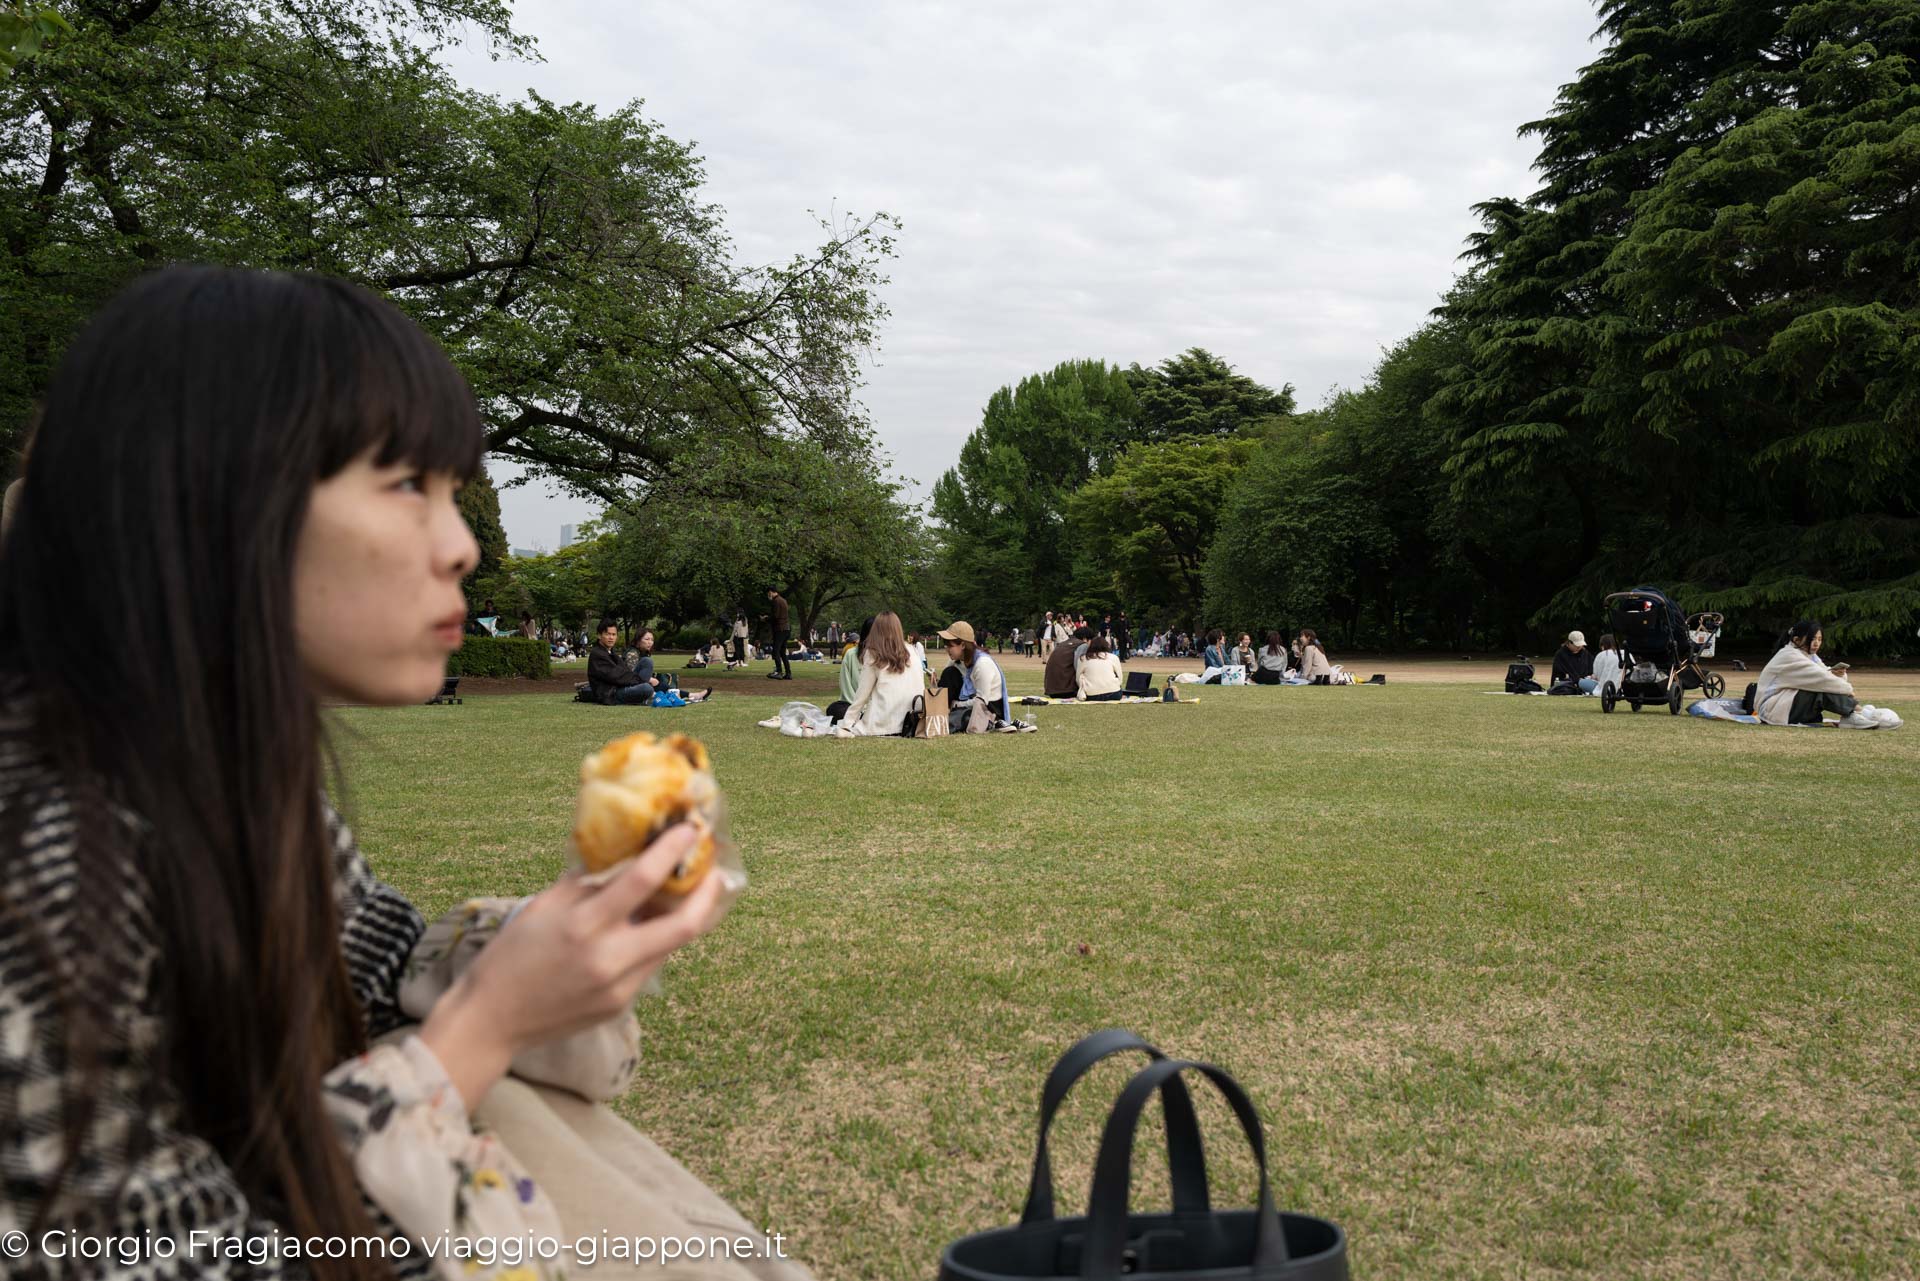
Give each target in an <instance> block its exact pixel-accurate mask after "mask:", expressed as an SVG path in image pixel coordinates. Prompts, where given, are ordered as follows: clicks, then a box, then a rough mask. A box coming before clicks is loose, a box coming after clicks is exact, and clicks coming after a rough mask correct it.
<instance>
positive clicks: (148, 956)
mask: <svg viewBox="0 0 1920 1281" xmlns="http://www.w3.org/2000/svg"><path fill="white" fill-rule="evenodd" d="M16 716H17V713H14V712H12V711H0V814H4V813H5V812H6V811H7V810H9V809H13V810H15V812H16V814H19V815H22V816H24V817H25V820H26V821H25V825H24V837H23V839H22V841H21V843H20V845H19V846H18V847H17V848H9V849H7V850H4V851H0V904H6V905H8V906H9V907H11V908H13V909H17V910H23V911H25V912H27V913H30V914H32V916H33V918H34V919H36V920H37V921H38V922H39V923H40V924H41V926H42V927H43V928H42V929H41V930H39V931H35V932H36V933H38V934H40V935H41V936H42V939H41V940H40V941H39V942H38V943H30V942H29V940H28V939H27V938H26V937H24V936H25V934H26V932H25V931H22V930H17V929H7V928H3V927H0V1236H4V1234H5V1233H8V1232H13V1231H22V1230H25V1229H26V1228H27V1227H28V1225H29V1224H31V1223H33V1222H34V1220H35V1217H36V1215H38V1214H39V1213H40V1212H41V1211H42V1209H43V1208H45V1207H44V1206H43V1203H44V1202H45V1200H46V1197H47V1195H48V1194H49V1193H50V1192H51V1191H52V1190H53V1188H54V1187H55V1186H56V1185H57V1183H58V1179H59V1173H60V1169H61V1165H62V1160H63V1153H64V1143H63V1140H62V1129H61V1116H62V1098H63V1095H64V1093H65V1091H64V1089H63V1088H62V1087H63V1086H64V1085H65V1084H67V1083H68V1082H69V1074H68V1072H67V1069H66V1051H65V1034H64V1029H63V1027H62V1019H61V1013H60V1010H61V1006H60V999H59V996H58V993H57V992H56V990H55V985H54V983H53V982H51V981H50V980H51V979H52V978H53V975H52V974H50V973H49V970H50V969H52V970H54V971H56V972H64V973H68V974H71V973H73V972H74V971H75V969H76V968H77V956H76V954H77V953H78V952H79V951H80V950H81V949H95V950H96V951H97V950H99V949H109V950H110V951H111V954H112V956H113V963H112V964H111V965H110V966H104V967H102V966H91V967H89V968H90V969H92V970H93V971H94V972H95V973H100V972H108V973H110V974H111V975H112V976H113V977H112V980H111V982H112V984H113V985H114V987H115V988H116V990H114V991H112V992H108V993H102V994H101V999H102V1000H103V1001H107V1002H110V1003H111V1005H112V1007H113V1008H114V1009H115V1010H116V1011H117V1012H118V1017H115V1018H113V1019H111V1020H110V1028H109V1035H110V1036H111V1037H112V1038H114V1041H113V1043H112V1044H110V1045H108V1046H106V1047H104V1048H105V1049H106V1051H107V1052H106V1053H104V1054H103V1055H102V1056H101V1060H102V1063H103V1064H104V1066H105V1072H104V1076H103V1078H102V1079H101V1081H100V1083H99V1089H98V1094H97V1099H98V1101H99V1102H98V1106H96V1107H95V1109H94V1114H93V1118H92V1122H91V1125H90V1128H89V1130H88V1131H87V1133H86V1135H85V1138H84V1142H83V1145H82V1150H81V1153H80V1159H79V1161H78V1162H77V1164H76V1165H75V1167H74V1169H73V1171H71V1172H70V1173H69V1176H68V1178H69V1183H68V1186H69V1188H70V1190H71V1191H73V1192H75V1193H77V1194H79V1195H78V1198H77V1199H75V1200H74V1201H73V1202H72V1203H71V1204H64V1203H63V1204H59V1205H55V1206H54V1207H52V1214H51V1218H50V1223H51V1224H52V1228H53V1230H54V1231H56V1232H58V1231H63V1230H64V1231H68V1232H72V1233H76V1234H84V1235H88V1236H96V1237H99V1236H116V1237H139V1238H141V1239H142V1240H144V1241H146V1242H147V1243H148V1244H147V1245H146V1246H145V1247H144V1248H143V1249H142V1250H141V1251H140V1252H139V1257H137V1258H134V1259H132V1260H130V1261H129V1260H122V1259H118V1258H116V1259H113V1260H111V1261H110V1263H108V1264H103V1262H102V1261H101V1260H98V1259H96V1260H92V1261H91V1262H89V1261H85V1260H80V1259H75V1258H72V1257H68V1258H65V1259H62V1258H58V1257H53V1255H52V1254H51V1253H49V1252H47V1251H44V1250H42V1249H40V1248H38V1244H37V1243H38V1242H39V1241H41V1240H43V1239H44V1238H42V1237H36V1238H34V1242H35V1244H34V1245H32V1246H31V1247H30V1248H29V1250H28V1252H27V1255H26V1256H25V1257H24V1258H18V1259H16V1258H13V1257H8V1258H7V1260H6V1264H5V1271H6V1273H7V1275H8V1276H9V1277H10V1278H20V1279H22V1281H25V1279H26V1278H40V1277H49V1278H51V1277H69V1276H92V1275H99V1274H100V1273H101V1272H102V1271H111V1272H112V1273H113V1275H115V1276H128V1277H137V1278H153V1279H155V1281H158V1279H159V1278H169V1277H181V1276H194V1277H227V1276H231V1277H247V1278H285V1279H287V1281H296V1279H297V1278H302V1277H306V1276H308V1275H310V1274H309V1271H308V1269H307V1268H306V1266H305V1264H304V1263H303V1262H302V1260H301V1259H299V1258H298V1257H297V1251H296V1252H295V1254H293V1255H289V1254H287V1253H285V1252H284V1251H281V1250H257V1251H256V1252H255V1256H254V1257H249V1256H248V1255H247V1254H245V1253H244V1252H242V1253H240V1254H238V1255H235V1254H234V1253H233V1252H232V1251H227V1252H216V1251H212V1250H209V1249H208V1248H206V1247H205V1246H204V1245H198V1246H197V1245H196V1244H195V1242H196V1240H197V1241H198V1242H206V1241H208V1240H214V1239H224V1240H229V1241H230V1240H233V1239H236V1238H238V1239H251V1240H253V1241H259V1240H262V1239H284V1238H281V1237H280V1232H279V1228H278V1226H277V1225H276V1224H275V1223H274V1222H273V1221H272V1220H271V1219H270V1218H268V1217H266V1215H265V1214H264V1212H263V1211H262V1210H261V1209H260V1208H259V1207H255V1206H252V1205H249V1204H248V1201H247V1198H246V1196H245V1195H244V1194H243V1193H242V1192H241V1190H240V1188H239V1186H238V1184H237V1182H236V1180H235V1179H234V1177H233V1174H232V1172H231V1171H230V1170H229V1169H228V1168H227V1167H226V1165H225V1163H224V1162H223V1161H222V1159H221V1158H220V1157H219V1155H218V1154H217V1153H216V1151H215V1150H214V1148H213V1147H212V1145H211V1144H209V1143H208V1142H207V1141H206V1140H205V1139H203V1138H201V1137H200V1136H198V1135H196V1134H194V1133H192V1132H191V1131H190V1130H189V1129H188V1128H187V1127H186V1125H185V1122H184V1118H183V1114H182V1109H181V1106H180V1102H179V1099H178V1097H177V1094H176V1093H175V1092H174V1091H173V1090H172V1089H171V1088H170V1087H168V1086H166V1085H165V1084H164V1083H159V1084H157V1085H156V1084H155V1083H154V1082H153V1081H152V1077H153V1073H152V1072H151V1070H150V1065H151V1064H153V1063H155V1062H157V1061H158V1060H159V1056H160V1054H161V1052H162V1046H163V1043H164V1042H163V1036H162V1029H161V1025H160V1019H159V1015H158V1004H157V997H156V992H155V976H156V971H157V969H158V962H159V959H160V956H161V946H162V944H161V940H160V939H159V937H158V934H157V931H156V930H155V928H154V923H153V920H152V918H151V916H150V914H149V913H148V910H147V907H146V903H145V901H144V895H143V893H142V892H141V890H140V888H139V887H140V886H142V884H143V877H142V876H141V874H140V870H139V867H138V862H137V859H136V858H135V857H134V855H133V853H132V849H133V843H132V842H129V845H128V851H127V854H126V855H125V859H124V866H123V867H121V868H119V869H116V871H117V872H118V873H120V874H121V876H122V879H121V880H120V881H119V882H118V884H119V885H120V886H121V887H122V889H121V891H120V893H121V902H120V903H119V904H118V907H119V909H121V910H120V911H118V912H116V913H115V916H116V917H118V918H120V919H118V920H116V921H114V922H110V923H108V924H105V925H103V924H101V922H100V920H99V918H98V917H97V916H92V915H89V914H87V913H84V912H81V911H79V910H77V909H76V907H75V904H76V902H77V899H78V895H77V892H76V891H77V889H78V884H77V876H78V871H79V868H78V862H77V860H76V857H75V852H74V844H73V833H74V823H73V820H72V811H71V809H70V808H69V800H68V794H67V792H66V791H65V789H64V788H63V786H62V785H61V783H60V782H59V780H58V779H56V778H53V777H51V776H50V775H49V774H48V773H47V772H46V770H45V769H44V766H43V765H42V764H41V762H40V760H39V756H38V753H37V752H35V751H33V750H32V748H31V746H30V742H31V736H30V735H25V734H21V733H17V732H16V733H9V732H7V731H8V730H15V731H18V730H19V729H20V728H21V726H20V725H19V724H18V723H17V721H15V723H11V724H10V723H9V721H10V720H12V719H13V718H15V717H16ZM328 819H329V824H330V827H331V830H332V834H333V851H334V865H335V876H334V889H335V898H336V901H337V902H338V904H339V907H340V918H341V921H342V935H341V948H342V951H343V952H344V954H345V957H346V961H347V967H348V971H349V974H350V975H351V978H352V982H353V988H354V992H355V995H356V996H357V997H358V999H359V1001H360V1004H361V1006H362V1008H363V1009H364V1010H365V1011H366V1014H367V1021H368V1028H369V1034H370V1035H371V1036H374V1037H380V1036H383V1035H385V1034H387V1033H391V1032H395V1031H396V1030H398V1029H399V1028H401V1027H403V1026H404V1025H405V1024H406V1023H408V1022H409V1021H414V1020H419V1019H423V1018H425V1016H426V1015H427V1013H428V1011H429V1010H430V1009H431V1008H432V1007H433V1003H434V1001H435V1000H436V999H438V997H439V996H440V994H441V993H442V992H444V991H446V989H447V988H448V986H450V985H451V984H452V983H453V981H454V979H455V978H457V977H458V976H459V974H460V973H461V971H462V970H463V969H464V968H465V967H466V965H467V964H468V963H469V962H470V961H471V960H472V958H473V957H474V956H475V955H476V954H477V953H478V952H479V950H480V949H481V948H482V947H484V946H485V945H486V943H487V941H488V940H489V939H491V938H492V937H494V935H495V934H497V933H498V932H499V930H500V928H501V926H502V924H503V923H504V921H505V920H506V919H507V918H508V917H509V916H510V915H511V912H512V910H513V909H514V907H515V905H516V900H508V899H475V900H472V901H469V902H467V903H465V904H462V905H461V906H460V907H458V908H455V909H454V910H453V911H452V912H449V913H448V914H447V915H446V916H444V917H442V918H441V919H440V920H439V921H436V922H435V923H434V924H432V925H431V926H428V925H426V924H425V923H424V922H423V921H422V919H421V917H420V914H419V913H418V912H417V911H415V910H414V908H413V906H412V904H410V903H408V902H407V900H406V899H405V898H403V897H401V895H399V894H398V893H396V892H395V891H394V890H393V889H391V888H390V887H388V886H386V885H384V884H382V883H380V882H379V881H378V880H376V879H375V878H374V876H373V874H372V872H371V871H370V870H369V869H368V867H367V864H366V860H365V859H363V858H362V857H361V855H360V851H359V849H358V847H357V846H356V845H355V843H354V840H353V835H352V833H351V832H350V831H349V830H348V829H347V827H346V825H345V824H344V823H343V822H341V821H340V820H339V818H338V816H337V815H335V814H334V813H333V812H332V810H331V809H330V808H329V810H328ZM95 874H96V875H97V874H98V873H97V872H96V873H95ZM48 944H50V946H48ZM638 1046H639V1030H638V1024H637V1023H636V1022H635V1020H634V1018H633V1016H632V1015H631V1013H629V1014H627V1015H625V1016H623V1017H621V1018H619V1019H615V1020H612V1021H610V1022H608V1023H606V1024H603V1025H601V1026H599V1027H596V1028H591V1029H589V1030H587V1031H585V1032H582V1033H579V1034H577V1035H575V1036H573V1037H571V1038H568V1039H566V1040H564V1041H560V1042H555V1043H551V1044H549V1045H546V1046H542V1047H540V1048H538V1049H537V1050H534V1051H531V1052H528V1053H525V1054H522V1055H520V1056H519V1057H517V1058H515V1060H514V1061H513V1065H512V1070H513V1072H514V1073H515V1074H516V1075H519V1076H522V1077H524V1078H527V1079H530V1080H536V1081H541V1082H544V1083H547V1084H550V1085H556V1086H560V1087H563V1088H567V1089H570V1090H573V1091H575V1092H577V1093H579V1094H581V1095H582V1096H584V1097H586V1098H588V1099H594V1100H600V1099H607V1098H611V1097H614V1096H616V1095H618V1094H620V1093H622V1092H624V1091H625V1090H626V1089H627V1087H628V1085H629V1083H630V1082H631V1079H632V1076H633V1072H634V1069H635V1066H636V1064H637V1061H638ZM324 1090H325V1096H326V1104H327V1108H328V1112H329V1114H330V1115H331V1116H332V1118H333V1121H334V1124H335V1126H336V1127H337V1130H338V1133H339V1137H340V1141H341V1143H342V1144H343V1145H344V1146H345V1148H346V1149H347V1151H348V1152H349V1153H350V1154H351V1157H352V1162H353V1168H354V1170H355V1172H356V1174H357V1175H358V1177H359V1180H360V1184H361V1187H362V1189H363V1191H364V1192H365V1194H366V1199H367V1202H368V1204H369V1208H370V1211H371V1217H372V1218H373V1221H374V1223H375V1224H376V1225H377V1226H378V1227H379V1228H380V1229H381V1230H382V1231H384V1232H385V1233H387V1234H388V1237H389V1239H390V1241H391V1239H392V1238H395V1237H399V1236H404V1237H406V1238H409V1248H408V1250H407V1253H406V1255H405V1256H404V1257H400V1255H399V1250H398V1248H397V1243H394V1248H393V1249H392V1250H391V1251H390V1253H389V1257H390V1258H391V1259H392V1260H393V1266H394V1269H395V1271H396V1272H397V1273H399V1275H401V1276H403V1277H424V1276H440V1277H445V1278H448V1279H449V1281H456V1279H457V1281H542V1279H545V1278H558V1277H561V1276H562V1275H563V1271H562V1269H561V1268H560V1267H559V1266H558V1264H557V1263H556V1262H553V1261H542V1260H539V1259H537V1258H536V1259H532V1260H526V1261H520V1262H518V1263H516V1264H515V1265H513V1266H508V1265H507V1264H505V1263H496V1264H494V1265H492V1266H488V1265H487V1264H485V1263H482V1262H480V1261H479V1260H477V1259H474V1258H473V1257H471V1256H472V1255H473V1253H474V1251H472V1250H467V1251H464V1252H463V1251H461V1250H460V1249H459V1242H460V1241H461V1239H462V1238H468V1239H477V1238H495V1239H505V1238H508V1237H519V1238H525V1237H528V1236H533V1237H543V1236H550V1237H560V1236H561V1235H562V1232H561V1225H560V1220H559V1216H558V1215H557V1213H556V1212H555V1209H554V1206H553V1205H552V1203H551V1202H550V1201H549V1200H548V1198H547V1196H546V1195H545V1193H543V1192H542V1191H541V1189H540V1188H539V1187H538V1186H536V1185H535V1184H534V1182H533V1181H532V1180H531V1179H529V1178H528V1177H527V1175H526V1172H525V1171H524V1170H522V1169H521V1168H520V1166H519V1165H518V1163H517V1162H516V1161H515V1160H514V1157H513V1154H512V1153H510V1152H508V1151H507V1150H506V1148H505V1147H504V1145H502V1144H501V1142H500V1141H499V1140H498V1139H497V1138H496V1137H494V1136H493V1135H491V1134H488V1133H485V1132H482V1131H477V1130H476V1129H475V1127H474V1126H473V1124H472V1122H471V1121H470V1119H469V1117H468V1114H467V1109H466V1106H465V1104H464V1103H463V1102H462V1100H461V1098H460V1094H459V1092H458V1091H457V1090H456V1089H455V1088H454V1086H453V1084H452V1083H451V1082H450V1081H449V1080H448V1078H447V1074H446V1071H445V1069H444V1068H443V1067H442V1066H441V1064H440V1062H439V1060H438V1059H436V1058H435V1057H434V1054H433V1052H432V1051H431V1050H429V1049H428V1048H427V1046H426V1044H425V1043H424V1042H422V1041H421V1040H420V1039H419V1038H418V1037H417V1036H413V1035H410V1034H409V1035H405V1036H402V1037H399V1038H396V1039H390V1040H387V1041H384V1042H382V1043H381V1044H378V1045H376V1046H374V1048H372V1049H371V1050H370V1051H369V1052H368V1053H366V1054H363V1055H360V1056H359V1057H357V1058H354V1059H352V1060H350V1061H348V1062H345V1063H342V1064H340V1065H339V1066H338V1067H336V1068H334V1069H333V1071H332V1072H330V1073H328V1074H327V1076H326V1078H325V1083H324ZM130 1131H143V1132H144V1133H145V1134H146V1135H147V1136H148V1138H149V1141H148V1142H147V1143H146V1144H145V1145H144V1147H143V1148H142V1149H141V1151H140V1152H139V1153H138V1154H137V1155H133V1156H129V1154H128V1147H127V1144H126V1142H125V1139H126V1136H127V1134H128V1133H129V1132H130ZM88 1204H91V1205H93V1206H98V1205H103V1204H104V1205H106V1206H108V1207H110V1208H109V1210H108V1211H107V1215H106V1218H105V1220H104V1221H103V1220H102V1218H101V1216H100V1214H99V1212H98V1211H95V1210H89V1209H85V1208H83V1207H85V1206H87V1205H88ZM195 1233H198V1234H200V1235H199V1236H198V1237H197V1238H196V1237H195V1236H194V1234H195ZM154 1242H160V1243H161V1244H159V1245H155V1244H153V1243H154ZM169 1243H170V1245H171V1249H168V1244H169ZM429 1248H431V1253H430V1252H429ZM259 1255H264V1258H260V1257H258V1256H259ZM565 1258H566V1255H565V1254H564V1252H563V1253H562V1254H561V1255H560V1260H564V1259H565Z"/></svg>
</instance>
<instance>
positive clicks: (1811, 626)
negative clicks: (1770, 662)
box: [1774, 618, 1821, 653]
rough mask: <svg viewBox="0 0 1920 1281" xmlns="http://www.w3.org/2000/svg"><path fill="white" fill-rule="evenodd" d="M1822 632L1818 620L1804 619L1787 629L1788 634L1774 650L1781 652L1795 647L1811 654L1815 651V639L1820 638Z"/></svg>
mask: <svg viewBox="0 0 1920 1281" xmlns="http://www.w3.org/2000/svg"><path fill="white" fill-rule="evenodd" d="M1820 632H1821V627H1820V622H1819V620H1818V619H1813V618H1802V619H1800V620H1799V621H1798V622H1796V623H1794V625H1793V626H1792V627H1789V628H1787V630H1786V634H1785V635H1783V636H1781V638H1780V643H1779V644H1778V645H1777V646H1775V647H1774V648H1775V649H1777V650H1779V649H1785V648H1786V647H1787V646H1789V645H1793V646H1796V647H1797V648H1800V649H1804V650H1806V651H1808V652H1809V653H1811V652H1812V650H1813V638H1814V637H1816V636H1818V635H1819V634H1820Z"/></svg>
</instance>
